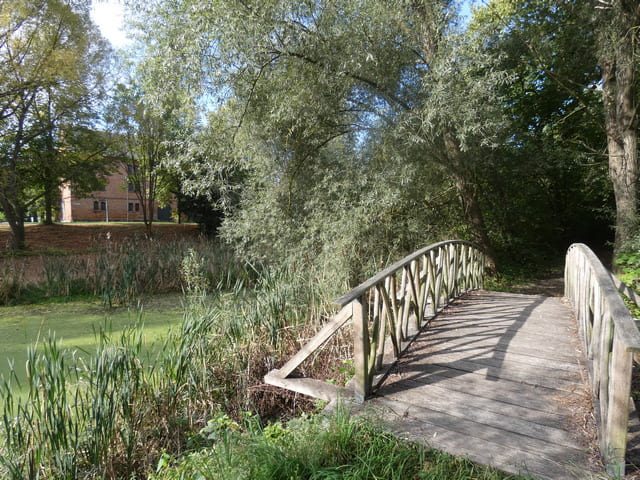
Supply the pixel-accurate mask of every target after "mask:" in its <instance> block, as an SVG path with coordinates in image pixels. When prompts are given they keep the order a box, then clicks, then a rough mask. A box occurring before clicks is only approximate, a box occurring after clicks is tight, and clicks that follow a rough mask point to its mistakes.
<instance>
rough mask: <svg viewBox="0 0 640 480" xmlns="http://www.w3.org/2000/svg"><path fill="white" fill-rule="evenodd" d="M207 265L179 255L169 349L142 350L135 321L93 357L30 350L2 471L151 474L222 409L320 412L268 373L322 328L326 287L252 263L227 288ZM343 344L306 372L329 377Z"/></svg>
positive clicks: (61, 475)
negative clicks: (178, 307)
mask: <svg viewBox="0 0 640 480" xmlns="http://www.w3.org/2000/svg"><path fill="white" fill-rule="evenodd" d="M207 262H208V259H207V258H206V257H203V256H201V255H200V252H199V251H197V250H196V249H191V250H189V251H188V252H187V255H186V260H185V261H184V263H183V264H182V262H181V264H182V272H183V273H182V275H181V278H182V281H184V282H185V296H184V317H183V322H182V324H181V326H180V327H179V328H177V329H175V330H173V331H171V332H170V333H169V335H168V337H167V339H166V341H165V342H164V344H163V345H162V346H159V347H158V348H152V349H142V348H141V338H142V331H143V325H142V324H140V323H138V324H135V325H133V326H131V327H130V328H128V329H126V330H125V331H124V332H122V333H121V334H119V335H117V336H115V335H112V334H110V333H109V332H100V334H99V339H98V345H97V348H96V353H95V354H94V355H92V356H87V355H83V354H82V352H69V351H63V350H62V349H61V347H60V343H59V342H58V341H57V340H56V339H55V338H48V339H45V340H44V341H43V342H41V343H42V344H41V345H40V348H36V347H34V348H32V349H31V350H30V351H29V358H28V361H27V366H26V368H27V371H28V375H27V385H26V386H25V387H26V388H23V389H22V390H25V389H26V391H27V392H28V393H27V395H26V396H25V397H18V396H14V395H13V392H14V386H15V383H16V382H17V379H18V376H17V375H16V374H15V373H14V374H12V375H11V376H10V378H6V379H4V380H3V383H2V385H1V386H0V393H1V395H2V398H1V399H0V402H2V412H1V416H2V417H1V425H0V429H1V434H0V437H2V440H3V441H2V444H0V477H2V478H9V479H12V480H22V479H27V478H30V479H31V478H39V479H45V480H47V479H92V478H101V479H117V478H146V476H147V475H148V474H149V473H150V471H151V470H152V467H153V466H154V465H156V463H157V461H158V458H160V457H161V456H162V455H163V454H164V453H169V454H170V455H172V456H179V455H181V454H182V453H183V452H185V451H187V450H189V449H191V448H194V446H197V445H198V443H199V442H200V441H201V437H200V435H199V434H198V432H199V431H200V430H201V429H202V428H203V427H205V426H206V424H207V421H208V420H209V419H211V418H215V416H216V415H219V414H221V413H224V415H228V416H229V418H232V419H234V420H239V419H240V418H242V416H243V412H246V411H251V412H253V413H254V414H255V415H257V416H259V417H260V418H269V417H271V418H273V417H279V416H282V415H285V416H295V415H298V414H300V413H301V412H302V411H309V410H310V409H313V407H314V404H313V403H312V402H311V401H309V400H303V399H301V398H299V397H298V396H296V395H294V394H292V393H288V392H283V391H282V390H281V389H276V388H274V387H265V386H264V385H263V380H262V378H263V376H264V375H265V374H266V373H267V372H268V371H269V370H270V369H272V368H274V367H276V366H277V365H278V364H281V363H282V362H283V360H284V359H286V358H288V357H289V356H291V355H292V354H293V353H294V352H295V351H297V350H298V349H299V347H300V343H301V342H302V341H304V340H305V339H306V338H309V337H311V336H312V335H313V334H314V332H315V330H316V329H317V324H314V322H312V321H311V318H316V319H320V318H322V317H323V316H326V313H325V312H324V310H323V307H322V305H325V304H327V303H328V302H327V299H326V298H325V297H324V293H323V291H322V289H321V284H318V283H317V282H316V281H313V280H312V279H310V278H306V277H305V276H303V275H302V274H301V273H297V272H295V271H293V270H292V269H286V268H283V269H268V268H259V267H247V268H248V271H247V272H246V276H238V277H236V280H235V283H234V284H233V285H232V286H231V287H230V288H228V289H226V290H220V289H218V288H214V287H215V286H217V285H218V284H219V282H220V280H219V279H216V278H215V277H214V278H212V277H211V276H210V275H209V273H208V270H207ZM245 278H247V279H249V278H250V281H248V280H247V281H245V280H244V279H245ZM213 282H216V285H212V283H213ZM339 341H340V338H338V340H337V341H336V342H335V343H334V344H332V345H329V347H328V349H326V350H325V353H324V354H323V355H320V356H318V357H317V358H315V359H314V360H313V361H311V362H309V364H308V365H306V366H305V368H304V369H303V371H302V373H303V374H307V375H315V376H317V377H323V376H325V377H326V376H328V375H329V376H331V375H332V373H331V372H332V371H335V370H336V368H333V367H332V362H333V363H336V364H337V365H342V360H343V357H344V358H348V356H349V355H350V352H349V350H348V348H346V349H345V348H344V347H341V346H340V344H339ZM150 351H151V352H153V355H154V356H153V357H151V356H150V355H151V354H150V353H149V352H150ZM145 352H147V353H145ZM22 368H24V366H22V365H15V366H14V372H15V369H22ZM305 369H306V370H305ZM337 375H339V374H338V373H337V374H336V376H337Z"/></svg>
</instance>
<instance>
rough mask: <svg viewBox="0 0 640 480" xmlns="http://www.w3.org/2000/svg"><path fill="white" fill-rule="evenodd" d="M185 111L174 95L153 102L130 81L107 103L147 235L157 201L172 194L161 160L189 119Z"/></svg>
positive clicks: (115, 142)
mask: <svg viewBox="0 0 640 480" xmlns="http://www.w3.org/2000/svg"><path fill="white" fill-rule="evenodd" d="M140 83H143V82H140ZM185 112H186V109H184V108H182V107H181V106H180V105H179V104H178V102H177V98H176V97H174V98H173V99H171V101H170V100H167V99H166V98H165V99H164V101H162V102H157V103H155V102H153V101H151V100H150V99H149V98H147V97H145V96H144V93H143V91H142V89H141V88H140V87H136V86H134V85H133V83H130V84H129V85H123V84H120V85H118V87H117V91H116V94H115V96H114V103H113V104H112V105H111V107H110V113H109V115H108V117H109V121H110V122H111V124H112V126H113V131H114V134H115V141H114V144H115V146H114V148H115V151H116V155H117V156H119V157H120V158H122V159H123V161H125V162H126V164H127V172H128V176H127V179H128V183H129V185H130V188H131V189H132V191H133V192H134V193H135V195H136V197H137V198H138V201H139V202H140V206H141V210H142V217H143V220H144V224H145V228H146V232H147V235H148V236H151V234H152V225H153V215H154V211H155V209H156V206H157V204H158V203H159V202H162V201H168V199H169V196H170V195H171V190H172V187H173V183H174V177H173V176H171V175H170V173H169V172H168V171H167V169H166V168H165V165H164V162H165V160H166V159H167V157H168V156H170V154H171V151H172V140H173V139H174V138H175V134H176V133H177V132H178V131H180V129H181V128H182V127H184V126H185V125H186V124H187V123H188V114H187V113H185Z"/></svg>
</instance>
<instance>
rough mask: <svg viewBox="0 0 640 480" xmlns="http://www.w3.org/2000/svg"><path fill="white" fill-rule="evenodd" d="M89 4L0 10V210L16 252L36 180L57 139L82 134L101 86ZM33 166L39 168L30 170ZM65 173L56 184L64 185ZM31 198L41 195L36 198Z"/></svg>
mask: <svg viewBox="0 0 640 480" xmlns="http://www.w3.org/2000/svg"><path fill="white" fill-rule="evenodd" d="M89 6H90V2H88V1H87V2H82V1H80V2H73V4H71V3H69V2H66V1H64V0H21V1H16V2H3V3H2V5H1V6H0V65H2V70H1V73H0V207H1V208H2V210H3V212H4V214H5V216H6V218H7V221H8V222H9V225H10V226H11V230H12V233H13V240H12V246H13V248H22V247H23V245H24V213H25V210H26V208H27V206H28V205H29V204H31V203H33V202H34V201H35V199H34V198H33V197H32V198H28V197H27V195H28V192H35V190H34V188H33V187H34V186H35V185H36V184H38V182H37V180H36V179H34V178H33V173H34V172H37V173H38V175H40V174H41V173H42V171H43V170H47V169H50V172H51V174H50V175H48V177H49V178H48V180H47V182H46V187H44V188H46V191H47V192H48V193H47V196H48V197H49V201H51V191H52V188H53V183H54V177H55V176H57V175H60V174H61V173H62V172H61V171H60V168H58V167H56V166H54V165H55V163H56V160H57V159H60V158H63V155H59V154H58V153H56V152H57V151H60V149H63V148H64V135H65V133H64V131H65V130H66V131H67V132H69V133H68V135H73V134H72V133H71V130H72V129H73V128H75V127H76V126H81V127H82V128H86V126H87V122H88V119H91V118H93V116H94V115H95V113H94V112H95V110H93V109H94V107H95V105H94V103H95V101H96V99H97V98H98V97H99V95H100V93H101V87H102V85H103V73H104V70H103V67H104V63H105V58H106V55H107V53H108V48H107V47H106V45H105V43H104V41H103V40H102V39H101V37H100V36H99V34H98V33H97V29H96V27H95V26H94V25H93V24H92V23H91V20H90V17H89ZM38 162H44V163H40V164H38ZM72 176H73V175H72V173H71V172H68V171H65V172H64V175H61V176H60V177H58V181H59V182H60V181H65V179H69V178H71V177H72ZM35 195H36V196H42V195H45V194H44V192H43V191H40V192H36V193H35Z"/></svg>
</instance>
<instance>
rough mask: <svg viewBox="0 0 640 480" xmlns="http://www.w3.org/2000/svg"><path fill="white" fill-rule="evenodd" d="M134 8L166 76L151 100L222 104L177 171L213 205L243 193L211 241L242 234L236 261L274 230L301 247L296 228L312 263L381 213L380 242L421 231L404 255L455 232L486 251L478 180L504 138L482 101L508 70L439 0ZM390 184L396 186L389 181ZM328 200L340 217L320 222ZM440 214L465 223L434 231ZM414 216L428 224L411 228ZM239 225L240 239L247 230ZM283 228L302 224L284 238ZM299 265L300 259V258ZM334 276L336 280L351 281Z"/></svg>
mask: <svg viewBox="0 0 640 480" xmlns="http://www.w3.org/2000/svg"><path fill="white" fill-rule="evenodd" d="M139 8H140V10H142V12H138V13H141V18H144V24H145V26H146V28H144V35H145V36H146V38H145V41H146V44H147V45H153V50H152V51H151V49H149V50H147V53H148V54H149V56H148V57H147V60H146V65H147V68H149V69H150V70H152V71H154V72H155V74H154V75H155V77H154V78H158V79H159V78H161V79H162V82H161V83H162V88H158V87H159V86H160V84H157V85H156V88H155V91H164V90H166V85H167V83H168V84H170V85H171V86H172V88H173V89H175V90H179V91H189V92H197V94H199V95H203V94H204V95H209V96H210V98H211V97H213V98H214V100H217V101H218V103H219V106H217V108H215V109H214V111H213V112H211V113H210V115H208V117H207V118H208V124H207V125H206V126H205V127H204V129H203V131H202V132H197V133H196V135H195V136H194V138H193V139H191V140H190V141H187V142H185V146H184V148H183V149H182V150H181V152H182V155H181V158H177V159H176V163H177V165H178V166H179V168H182V169H184V170H187V171H188V172H189V173H188V174H187V178H185V179H184V181H186V182H187V183H191V184H196V186H195V187H194V188H195V189H196V190H199V191H206V190H207V188H211V187H212V186H215V187H216V188H217V189H218V191H220V192H221V196H222V202H221V203H222V204H223V206H224V204H225V198H227V194H235V195H236V196H237V197H238V198H239V200H238V201H237V202H230V203H231V204H232V205H236V207H235V208H231V209H230V211H229V212H228V215H227V217H226V219H227V220H226V221H225V224H223V228H222V232H223V235H224V236H225V237H226V238H229V239H231V240H232V241H233V242H234V243H236V242H237V240H238V239H240V244H238V243H236V245H238V250H239V251H241V252H242V253H243V254H244V253H245V252H246V250H245V247H246V246H247V245H249V246H250V247H252V246H254V245H256V244H260V245H265V246H269V245H271V244H272V243H273V242H272V241H271V239H273V238H274V237H277V238H279V239H281V240H280V242H277V243H284V242H289V244H297V243H299V242H298V241H297V240H299V238H300V233H302V234H303V236H305V237H307V238H305V241H306V243H313V244H314V248H312V249H311V251H310V252H309V254H308V256H309V257H311V259H312V260H313V261H314V262H315V260H316V258H318V254H317V253H316V252H318V251H319V250H321V249H326V250H327V251H329V250H331V249H333V250H336V249H337V250H339V251H340V250H342V244H346V246H347V248H357V246H356V245H355V244H356V242H355V241H354V240H353V239H352V238H350V237H351V235H353V236H354V237H356V236H357V238H358V242H360V241H362V240H363V239H366V238H371V237H372V235H371V231H372V230H371V229H370V228H369V225H371V223H373V221H376V220H377V219H380V218H384V219H385V220H386V219H390V217H391V215H389V213H390V212H393V213H396V212H398V214H399V217H400V218H396V220H398V222H402V223H401V224H398V222H396V223H395V225H394V223H392V222H391V221H389V222H388V223H386V222H385V223H383V225H382V229H383V231H384V230H385V229H387V228H390V229H391V232H389V235H387V234H386V232H385V233H383V235H384V236H385V237H387V238H388V237H389V236H390V237H392V238H393V237H395V238H398V239H399V243H403V244H405V239H403V238H401V237H402V236H404V234H405V232H407V231H409V232H413V231H421V230H423V228H424V226H425V224H426V225H429V226H430V227H431V228H429V229H428V231H427V232H425V234H424V237H423V238H422V239H419V240H416V239H415V238H413V237H412V235H409V237H410V238H409V239H408V242H407V243H409V244H411V247H410V249H414V248H415V247H417V246H418V245H416V243H418V244H420V245H422V244H424V243H425V242H428V240H429V238H430V237H431V235H430V234H431V232H433V231H437V234H441V232H446V234H451V232H452V231H456V232H462V233H464V234H465V236H468V237H473V238H475V239H476V240H477V241H479V242H480V243H482V244H483V246H485V247H486V248H487V250H488V253H490V254H491V251H490V250H491V245H490V243H491V242H490V241H489V239H488V237H487V236H486V231H485V226H484V223H483V212H482V210H481V206H480V205H479V203H478V196H479V194H478V192H479V188H478V187H479V185H478V183H477V178H476V177H477V171H479V170H480V169H482V168H483V162H482V159H483V158H485V156H486V155H485V153H486V150H487V149H488V148H490V146H491V145H493V144H495V142H496V141H497V140H498V139H499V138H500V136H501V135H502V126H503V119H502V118H501V113H500V109H499V108H497V107H498V106H499V99H498V98H496V97H495V95H494V93H493V92H495V91H496V88H494V87H495V86H496V85H498V84H500V83H503V82H506V81H508V74H505V73H504V72H502V71H499V70H497V69H495V68H493V63H495V62H494V59H493V57H492V56H490V55H485V54H484V52H483V51H482V49H481V48H480V47H481V42H475V41H469V39H468V38H466V37H464V36H463V35H462V34H461V33H460V31H459V30H458V29H457V27H456V17H455V8H454V6H453V5H452V4H451V3H450V2H445V1H443V2H415V3H411V2H405V1H400V0H399V1H394V2H386V3H384V4H381V3H380V2H374V1H361V2H356V3H354V2H343V1H338V0H336V1H332V2H328V3H326V4H322V6H320V5H319V4H317V3H314V2H302V3H300V2H289V1H273V2H263V3H262V4H261V5H259V6H258V5H255V6H254V5H245V4H243V3H242V2H234V1H219V2H211V3H210V4H208V5H207V6H206V7H203V6H201V5H196V4H195V3H194V2H191V1H190V0H185V1H182V2H177V3H169V2H159V3H157V4H153V5H151V4H145V5H142V4H141V3H140V4H139ZM187 32H188V33H187ZM178 39H179V40H178ZM176 45H179V47H178V48H176V47H175V46H176ZM185 62H186V63H188V64H189V66H188V67H187V70H185V69H184V64H185ZM177 65H180V69H178V68H177ZM178 71H179V72H180V73H179V74H178V75H176V74H175V73H177V72H178ZM221 92H222V93H221ZM212 103H213V102H212ZM480 119H481V120H480ZM203 136H204V137H205V141H204V142H203V141H202V140H203ZM207 139H208V141H207ZM194 164H195V166H194ZM192 172H198V174H193V173H192ZM201 173H202V174H201ZM328 177H332V179H333V180H334V182H336V181H337V184H334V185H329V182H328V181H327V180H326V179H327V178H328ZM336 177H338V178H336ZM389 178H392V179H394V180H395V179H399V181H400V185H398V184H391V185H389V182H387V180H388V179H389ZM320 182H324V183H322V187H324V189H327V188H329V192H330V193H331V196H329V195H327V194H326V192H325V191H324V190H321V188H319V185H320ZM403 183H404V184H405V185H409V192H408V193H407V194H405V193H404V188H402V187H404V185H403ZM198 185H199V186H200V187H198ZM397 187H400V189H401V192H400V193H398V190H397ZM411 194H413V196H412V197H411V196H410V195H411ZM336 197H337V198H336ZM258 200H259V203H260V204H261V205H256V203H257V201H258ZM378 200H379V201H378ZM405 200H406V201H405ZM227 203H229V202H227ZM331 203H334V204H335V205H336V206H339V207H341V209H340V210H338V209H337V208H336V209H335V210H333V211H325V213H324V215H321V208H322V206H325V207H326V206H327V205H330V204H331ZM434 207H435V208H434ZM325 209H326V210H332V208H331V207H328V208H325ZM412 210H413V211H412ZM451 210H456V213H458V214H459V215H457V216H458V217H462V218H463V220H462V221H460V220H457V221H451V222H442V218H443V217H445V213H447V214H448V213H450V211H451ZM266 211H268V212H269V213H268V214H267V213H266ZM334 211H336V212H339V213H337V214H333V212H334ZM425 211H426V212H428V213H429V217H430V218H426V219H424V222H423V221H422V218H420V215H421V214H422V213H423V212H425ZM255 218H261V219H264V221H260V222H256V221H255V220H254V219H255ZM454 218H455V216H454ZM363 221H364V225H362V223H363ZM249 222H252V223H253V228H252V229H251V230H248V229H247V228H244V227H245V225H246V224H247V223H249ZM438 223H440V224H438ZM443 223H444V224H443ZM451 223H453V228H450V227H451ZM291 226H293V227H294V228H296V229H298V226H301V228H299V229H298V232H291ZM302 226H304V227H302ZM323 230H325V231H327V232H329V231H330V232H331V233H337V234H338V235H337V236H334V237H333V239H332V242H333V244H332V243H328V244H325V245H322V246H319V243H320V242H318V237H317V235H316V232H321V231H323ZM282 231H284V232H287V233H288V234H287V235H284V236H282V235H280V232H282ZM307 233H308V235H307ZM292 236H294V237H295V240H294V243H291V240H292V238H291V237H292ZM327 236H329V235H327ZM314 237H315V238H314ZM371 240H373V238H371ZM380 245H381V244H379V245H378V246H376V248H375V249H374V251H373V252H372V253H373V255H374V256H375V257H378V258H377V259H376V260H378V259H379V258H380V257H383V258H384V257H387V256H389V255H390V252H389V251H388V250H387V248H386V246H382V247H381V246H380ZM405 245H406V244H405ZM403 249H404V245H403ZM275 250H276V251H275V255H274V256H275V258H274V260H275V261H278V262H280V261H281V255H279V254H278V251H277V250H278V249H277V248H276V249H275ZM248 253H250V254H254V253H255V249H253V248H249V252H248ZM403 253H404V252H403ZM263 254H266V255H268V252H266V251H265V252H263ZM348 255H349V256H352V253H351V252H349V253H348ZM365 255H367V258H368V259H370V258H371V256H370V255H371V253H370V252H366V253H365ZM391 256H395V252H394V251H393V250H392V252H391ZM303 260H304V257H303V256H300V255H298V256H297V263H301V262H302V261H303ZM323 260H324V259H321V258H319V259H318V263H319V264H322V262H323ZM328 268H333V266H331V267H328ZM341 271H342V273H341V277H342V278H347V279H353V278H357V277H358V276H359V272H358V271H357V270H356V271H349V269H348V268H347V269H344V268H343V269H341Z"/></svg>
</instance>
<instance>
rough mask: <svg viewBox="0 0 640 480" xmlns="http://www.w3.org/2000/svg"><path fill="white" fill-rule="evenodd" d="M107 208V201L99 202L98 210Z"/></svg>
mask: <svg viewBox="0 0 640 480" xmlns="http://www.w3.org/2000/svg"><path fill="white" fill-rule="evenodd" d="M106 209H107V202H100V210H102V211H103V212H104V211H105V210H106Z"/></svg>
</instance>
